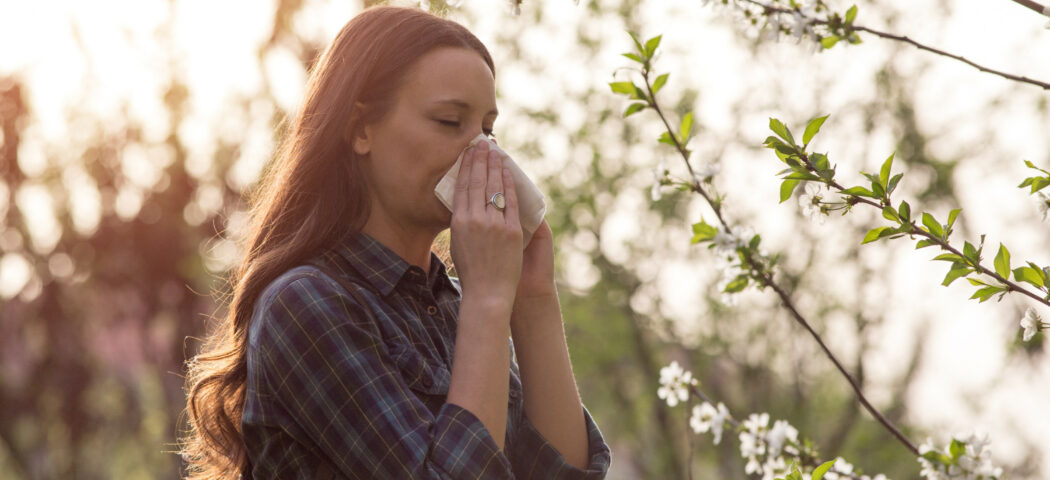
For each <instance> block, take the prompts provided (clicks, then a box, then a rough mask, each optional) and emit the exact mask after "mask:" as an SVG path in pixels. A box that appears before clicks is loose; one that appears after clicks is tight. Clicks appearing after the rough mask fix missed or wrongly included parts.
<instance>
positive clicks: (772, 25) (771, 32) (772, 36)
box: [763, 12, 780, 42]
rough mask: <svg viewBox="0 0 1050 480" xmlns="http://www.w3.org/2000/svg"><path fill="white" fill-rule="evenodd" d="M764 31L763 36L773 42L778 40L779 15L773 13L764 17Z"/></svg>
mask: <svg viewBox="0 0 1050 480" xmlns="http://www.w3.org/2000/svg"><path fill="white" fill-rule="evenodd" d="M766 18H767V20H766V31H765V33H764V34H763V36H764V37H765V38H766V39H767V40H772V41H774V42H776V41H779V40H780V13H777V12H773V13H770V14H769V16H768V17H766Z"/></svg>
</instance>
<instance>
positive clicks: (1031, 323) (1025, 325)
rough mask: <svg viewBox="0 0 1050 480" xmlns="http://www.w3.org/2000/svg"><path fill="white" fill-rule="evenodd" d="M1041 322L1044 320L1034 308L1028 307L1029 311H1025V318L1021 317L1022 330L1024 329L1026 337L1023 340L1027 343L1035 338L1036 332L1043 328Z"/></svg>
mask: <svg viewBox="0 0 1050 480" xmlns="http://www.w3.org/2000/svg"><path fill="white" fill-rule="evenodd" d="M1041 320H1042V319H1041V318H1039V314H1038V313H1036V312H1035V309H1034V308H1032V307H1028V309H1027V310H1025V311H1024V316H1023V317H1021V328H1022V329H1024V337H1023V338H1022V340H1024V341H1026V342H1027V341H1029V340H1031V339H1032V337H1034V336H1035V334H1036V332H1038V331H1039V328H1040V327H1041V326H1042V325H1041V323H1042V322H1041Z"/></svg>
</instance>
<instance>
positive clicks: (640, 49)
mask: <svg viewBox="0 0 1050 480" xmlns="http://www.w3.org/2000/svg"><path fill="white" fill-rule="evenodd" d="M627 34H628V35H630V36H631V40H633V41H634V46H635V48H637V49H638V53H641V54H643V55H645V47H643V46H642V42H639V41H638V36H637V35H635V34H634V33H633V32H627ZM645 56H646V57H648V55H645Z"/></svg>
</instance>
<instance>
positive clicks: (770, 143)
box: [762, 135, 786, 148]
mask: <svg viewBox="0 0 1050 480" xmlns="http://www.w3.org/2000/svg"><path fill="white" fill-rule="evenodd" d="M762 144H763V145H765V146H766V148H776V147H777V146H778V145H785V146H786V144H785V143H784V141H783V140H781V139H779V138H777V137H774V136H772V135H770V136H768V137H766V141H764V142H762Z"/></svg>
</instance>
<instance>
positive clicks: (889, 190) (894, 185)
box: [886, 173, 904, 193]
mask: <svg viewBox="0 0 1050 480" xmlns="http://www.w3.org/2000/svg"><path fill="white" fill-rule="evenodd" d="M901 178H904V174H903V173H898V174H896V175H894V176H893V178H891V179H890V183H889V185H886V192H887V193H893V191H894V190H896V189H897V183H899V182H900V181H901Z"/></svg>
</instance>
